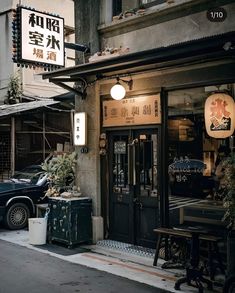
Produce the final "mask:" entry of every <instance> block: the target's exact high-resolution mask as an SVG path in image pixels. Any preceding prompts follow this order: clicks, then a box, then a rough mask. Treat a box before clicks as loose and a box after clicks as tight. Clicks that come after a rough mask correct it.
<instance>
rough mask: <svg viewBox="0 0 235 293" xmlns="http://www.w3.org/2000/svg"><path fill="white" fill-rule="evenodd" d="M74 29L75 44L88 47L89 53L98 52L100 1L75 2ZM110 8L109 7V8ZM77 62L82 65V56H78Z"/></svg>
mask: <svg viewBox="0 0 235 293" xmlns="http://www.w3.org/2000/svg"><path fill="white" fill-rule="evenodd" d="M74 4H75V27H76V42H77V43H78V44H82V45H88V46H89V47H90V49H91V53H92V54H93V53H95V52H97V51H99V48H100V45H99V42H100V40H99V35H98V31H97V28H98V25H99V21H100V1H97V0H86V1H83V0H75V1H74ZM109 7H110V6H109ZM78 58H79V62H80V63H82V61H83V60H82V55H81V54H78Z"/></svg>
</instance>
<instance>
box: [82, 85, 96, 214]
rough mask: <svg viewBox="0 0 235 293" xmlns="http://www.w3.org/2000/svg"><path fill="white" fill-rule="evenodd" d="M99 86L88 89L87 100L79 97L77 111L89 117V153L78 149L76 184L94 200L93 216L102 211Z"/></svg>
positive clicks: (84, 193)
mask: <svg viewBox="0 0 235 293" xmlns="http://www.w3.org/2000/svg"><path fill="white" fill-rule="evenodd" d="M99 101H100V100H99V91H98V85H96V86H90V87H88V89H87V98H86V100H81V99H80V98H79V97H77V100H76V111H78V112H86V113H87V114H88V117H87V128H88V130H87V141H88V144H87V147H88V153H81V148H82V147H76V151H77V153H78V165H77V176H76V184H77V185H78V186H79V187H80V189H81V192H82V194H83V195H85V196H89V197H91V198H92V203H93V215H94V216H99V215H100V211H101V206H100V204H101V202H100V165H99V164H100V155H99V135H98V134H99V133H100V102H99Z"/></svg>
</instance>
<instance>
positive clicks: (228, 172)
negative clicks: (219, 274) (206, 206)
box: [223, 153, 235, 293]
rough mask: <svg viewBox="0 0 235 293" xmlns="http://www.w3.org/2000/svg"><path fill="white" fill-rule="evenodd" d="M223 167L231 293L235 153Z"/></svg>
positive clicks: (233, 280)
mask: <svg viewBox="0 0 235 293" xmlns="http://www.w3.org/2000/svg"><path fill="white" fill-rule="evenodd" d="M223 167H224V178H223V180H224V185H225V188H224V192H223V206H224V207H225V209H226V210H225V213H224V217H223V221H226V223H227V228H228V235H227V274H226V281H225V285H224V292H226V293H229V292H232V290H233V289H235V250H234V247H235V153H231V154H230V155H229V156H228V157H227V158H226V159H225V160H224V162H223ZM232 288H233V289H232Z"/></svg>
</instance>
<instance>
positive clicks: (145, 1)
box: [113, 0, 166, 15]
mask: <svg viewBox="0 0 235 293" xmlns="http://www.w3.org/2000/svg"><path fill="white" fill-rule="evenodd" d="M165 2H166V1H165V0H113V15H119V14H120V13H122V12H125V11H128V10H133V9H138V8H140V7H142V6H143V7H144V8H148V7H151V6H155V5H159V4H162V3H165Z"/></svg>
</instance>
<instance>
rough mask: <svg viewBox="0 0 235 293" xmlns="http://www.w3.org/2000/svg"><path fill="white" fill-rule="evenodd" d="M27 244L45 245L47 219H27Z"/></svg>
mask: <svg viewBox="0 0 235 293" xmlns="http://www.w3.org/2000/svg"><path fill="white" fill-rule="evenodd" d="M28 220H29V243H30V244H33V245H42V244H46V237H47V219H45V218H29V219H28Z"/></svg>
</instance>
